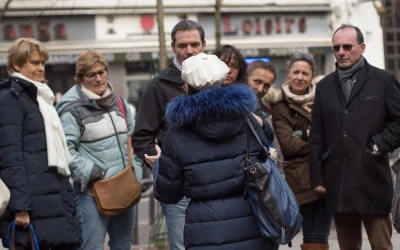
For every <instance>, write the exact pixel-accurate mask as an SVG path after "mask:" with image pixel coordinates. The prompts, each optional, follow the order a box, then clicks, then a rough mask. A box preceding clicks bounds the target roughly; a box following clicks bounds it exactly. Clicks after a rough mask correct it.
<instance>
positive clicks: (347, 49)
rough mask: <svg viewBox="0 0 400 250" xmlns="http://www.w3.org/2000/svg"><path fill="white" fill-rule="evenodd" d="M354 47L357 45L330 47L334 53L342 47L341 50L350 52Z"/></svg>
mask: <svg viewBox="0 0 400 250" xmlns="http://www.w3.org/2000/svg"><path fill="white" fill-rule="evenodd" d="M356 45H357V44H343V45H333V46H332V50H333V51H334V52H339V50H340V47H342V48H343V50H345V51H350V50H352V49H353V47H354V46H356Z"/></svg>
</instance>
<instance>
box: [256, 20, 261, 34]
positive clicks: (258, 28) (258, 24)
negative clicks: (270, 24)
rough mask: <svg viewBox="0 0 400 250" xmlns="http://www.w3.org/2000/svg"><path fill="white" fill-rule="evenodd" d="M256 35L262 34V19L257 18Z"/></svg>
mask: <svg viewBox="0 0 400 250" xmlns="http://www.w3.org/2000/svg"><path fill="white" fill-rule="evenodd" d="M255 20H256V34H257V35H259V34H261V23H260V17H258V16H256V19H255Z"/></svg>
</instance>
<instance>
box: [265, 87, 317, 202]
mask: <svg viewBox="0 0 400 250" xmlns="http://www.w3.org/2000/svg"><path fill="white" fill-rule="evenodd" d="M282 96H283V99H282V100H281V101H280V102H278V103H277V104H275V105H273V106H272V123H273V126H274V128H275V134H276V138H277V139H278V142H279V145H280V148H281V151H282V154H283V157H284V160H285V161H287V162H288V163H286V164H285V168H284V172H285V180H286V181H287V183H288V184H289V186H290V188H291V189H292V191H293V193H294V194H295V195H296V198H297V201H298V202H299V204H300V205H303V204H306V203H309V202H312V201H315V200H318V199H321V198H322V196H321V195H320V194H318V193H316V192H314V191H313V190H312V189H311V186H310V170H309V167H308V138H301V139H298V138H295V137H294V136H293V132H294V131H296V130H302V131H304V132H305V131H306V130H307V129H309V128H310V126H311V115H310V114H308V113H307V112H306V111H305V110H304V109H303V108H302V107H300V106H298V105H295V104H289V103H288V102H287V101H286V98H285V95H284V94H283V93H282Z"/></svg>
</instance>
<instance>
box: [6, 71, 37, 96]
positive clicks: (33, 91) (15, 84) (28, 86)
mask: <svg viewBox="0 0 400 250" xmlns="http://www.w3.org/2000/svg"><path fill="white" fill-rule="evenodd" d="M10 79H11V86H10V90H11V91H12V92H13V94H14V95H15V96H17V97H19V95H20V94H21V93H22V92H25V93H27V94H28V95H29V96H30V97H31V98H32V99H33V100H36V98H37V88H36V86H35V85H33V84H32V83H30V82H28V81H26V80H24V79H21V78H18V77H14V76H12V77H10Z"/></svg>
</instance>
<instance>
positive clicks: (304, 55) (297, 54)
mask: <svg viewBox="0 0 400 250" xmlns="http://www.w3.org/2000/svg"><path fill="white" fill-rule="evenodd" d="M292 58H293V59H296V60H299V59H305V60H307V61H309V62H314V56H313V55H311V54H308V53H303V52H294V53H293V54H292Z"/></svg>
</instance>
